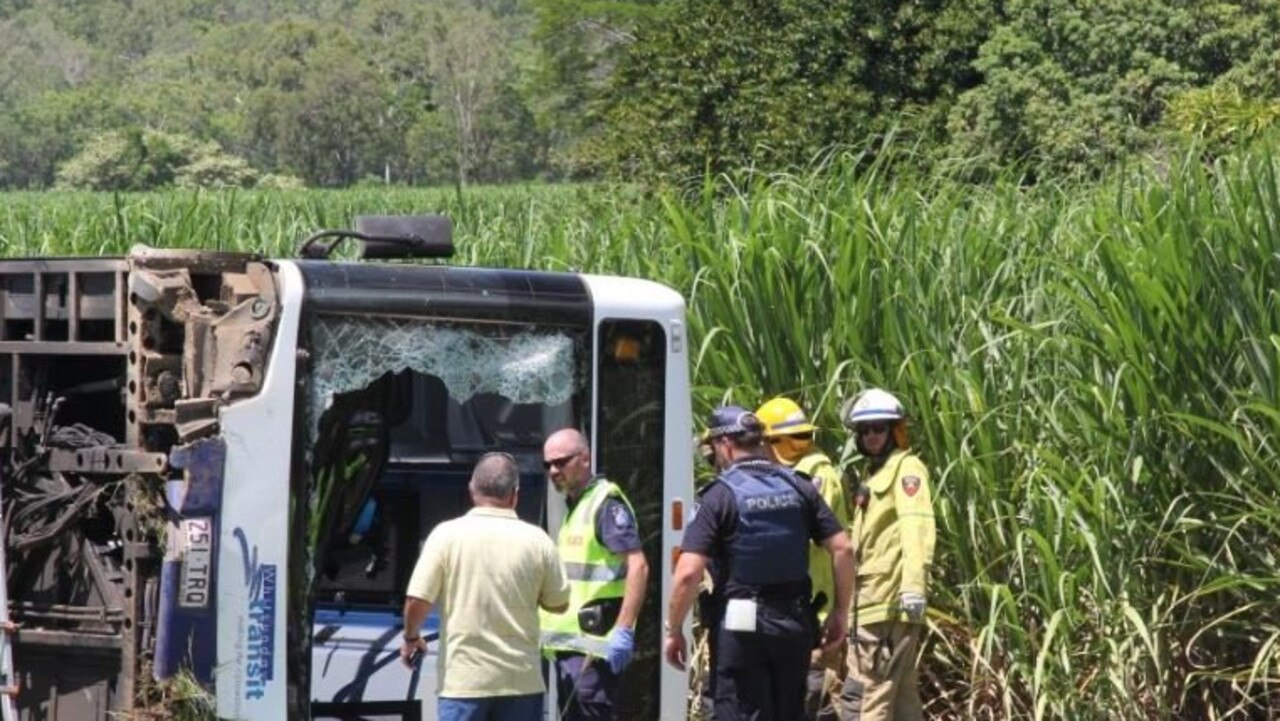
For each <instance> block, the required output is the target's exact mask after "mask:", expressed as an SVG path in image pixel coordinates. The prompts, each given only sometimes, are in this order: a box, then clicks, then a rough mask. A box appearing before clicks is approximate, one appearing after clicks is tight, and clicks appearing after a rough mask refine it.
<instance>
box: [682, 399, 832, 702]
mask: <svg viewBox="0 0 1280 721" xmlns="http://www.w3.org/2000/svg"><path fill="white" fill-rule="evenodd" d="M709 426H710V429H709V431H708V433H707V438H708V439H709V440H710V442H711V446H712V448H713V450H714V452H715V460H716V468H717V470H718V471H719V475H717V477H716V480H715V481H714V482H713V483H710V484H708V485H707V486H706V487H705V488H703V490H702V491H701V492H700V495H699V499H698V507H697V510H696V511H695V513H694V515H693V520H692V521H691V522H690V523H689V525H688V527H687V528H686V529H685V532H684V538H683V541H682V544H681V547H682V549H683V552H682V553H681V555H680V559H679V561H678V562H677V564H676V570H675V574H674V578H673V586H672V593H671V598H670V601H669V604H668V609H667V622H666V624H664V628H665V633H666V639H665V641H664V642H663V653H664V655H665V656H666V659H667V661H668V662H669V663H670V664H671V665H673V666H675V667H676V668H679V669H681V670H683V669H684V668H685V666H686V664H687V663H688V647H687V646H686V644H685V638H684V630H683V623H684V619H685V617H686V616H687V615H688V613H689V609H690V607H691V606H692V605H693V602H694V597H695V595H696V594H697V591H698V586H699V584H700V582H701V580H702V576H703V572H704V571H706V570H708V569H709V570H710V572H711V576H712V581H713V586H712V597H711V602H712V604H714V605H715V606H717V607H718V609H717V612H715V613H714V614H712V615H713V617H715V618H717V619H719V622H718V623H717V624H716V627H715V628H712V629H709V632H711V633H715V634H716V637H715V639H716V643H715V644H714V648H715V651H714V653H713V658H712V660H711V664H712V668H713V673H714V675H715V681H714V695H715V718H716V721H739V720H743V721H745V720H747V719H750V721H795V719H798V718H801V717H802V716H803V705H804V689H805V676H806V674H807V670H808V666H809V654H810V652H811V651H812V650H813V648H814V646H815V645H816V643H817V641H818V639H819V634H818V628H819V627H818V624H817V619H816V616H815V614H814V613H813V612H812V606H811V604H810V599H811V598H812V592H811V587H810V583H809V573H808V570H809V544H810V542H811V541H812V542H817V543H821V544H822V546H823V547H824V548H825V549H826V550H827V552H828V553H830V554H831V558H832V559H833V560H834V563H835V569H836V584H835V599H834V607H833V609H832V612H831V613H830V614H828V616H827V620H826V623H825V624H823V626H822V635H821V637H820V638H821V641H822V642H823V645H824V646H829V647H833V648H834V647H837V646H839V645H841V644H844V643H845V638H846V635H847V632H848V619H847V617H846V614H847V613H848V608H849V598H850V594H851V591H852V585H853V553H852V550H851V548H850V546H849V537H848V534H847V533H846V531H845V529H844V528H843V527H841V525H840V523H839V522H838V521H837V520H836V518H835V516H834V515H833V514H832V513H831V509H830V508H828V507H827V504H826V503H825V502H824V501H823V500H822V498H821V497H820V496H819V495H818V493H817V490H816V489H815V488H814V487H813V484H811V483H806V482H804V481H803V480H802V479H800V478H799V477H797V476H796V475H795V473H794V472H792V471H791V470H790V469H789V468H786V467H784V466H780V465H778V464H777V463H774V462H772V461H770V460H768V458H767V457H766V451H765V449H764V442H763V441H764V427H763V425H762V424H761V423H760V420H759V419H758V418H756V416H755V415H754V414H752V413H750V412H748V411H746V410H745V409H743V408H740V407H737V406H725V407H722V408H718V409H716V410H715V412H714V413H713V414H712V416H711V422H710V424H709Z"/></svg>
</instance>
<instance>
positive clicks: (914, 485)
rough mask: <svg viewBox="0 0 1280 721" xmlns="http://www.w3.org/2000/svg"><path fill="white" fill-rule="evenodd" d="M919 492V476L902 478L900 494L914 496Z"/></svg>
mask: <svg viewBox="0 0 1280 721" xmlns="http://www.w3.org/2000/svg"><path fill="white" fill-rule="evenodd" d="M919 490H920V476H903V477H902V492H903V493H905V494H907V495H908V496H914V495H915V494H916V492H917V491H919Z"/></svg>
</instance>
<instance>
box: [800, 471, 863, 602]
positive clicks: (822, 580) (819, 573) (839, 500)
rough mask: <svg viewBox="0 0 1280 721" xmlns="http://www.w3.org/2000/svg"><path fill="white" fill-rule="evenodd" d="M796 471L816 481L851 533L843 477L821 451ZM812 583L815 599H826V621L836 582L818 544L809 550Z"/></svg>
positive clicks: (826, 558) (824, 552)
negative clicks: (820, 596) (825, 597)
mask: <svg viewBox="0 0 1280 721" xmlns="http://www.w3.org/2000/svg"><path fill="white" fill-rule="evenodd" d="M793 468H795V470H796V471H797V472H799V473H802V474H804V475H805V476H806V477H807V478H809V479H810V480H812V481H813V484H814V486H816V487H817V489H818V495H820V496H822V500H824V501H826V502H827V505H828V506H830V507H831V512H832V513H834V514H835V516H836V520H837V521H839V522H840V527H841V528H844V529H845V530H848V529H849V522H850V516H849V497H848V496H847V495H845V489H844V479H842V478H841V477H840V473H839V472H837V471H836V469H835V466H834V465H832V463H831V459H830V458H828V457H827V455H826V454H825V453H823V452H822V451H813V452H812V453H809V454H808V455H806V456H804V457H803V458H801V459H800V460H798V461H796V464H795V466H793ZM809 580H810V581H812V582H813V595H814V596H815V597H816V596H817V595H818V593H819V592H822V593H825V594H826V596H827V601H826V603H825V604H823V606H822V608H821V609H819V610H818V619H819V620H820V621H825V620H826V618H827V610H828V609H830V608H831V604H832V602H833V601H835V593H836V591H835V589H836V582H835V574H834V572H833V570H832V566H831V554H829V553H827V551H826V549H824V548H822V547H821V546H818V545H816V544H813V545H810V546H809Z"/></svg>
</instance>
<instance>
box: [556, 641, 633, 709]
mask: <svg viewBox="0 0 1280 721" xmlns="http://www.w3.org/2000/svg"><path fill="white" fill-rule="evenodd" d="M617 696H618V677H617V675H615V674H614V673H613V669H612V668H610V667H609V662H608V661H606V660H604V659H602V658H589V657H587V656H584V655H583V654H580V653H566V652H564V651H558V652H556V704H557V705H558V706H559V707H560V708H559V711H560V715H559V716H558V717H557V718H559V719H561V720H562V721H615V719H617V718H618V714H616V713H615V712H614V709H615V708H616V704H615V701H616V700H617Z"/></svg>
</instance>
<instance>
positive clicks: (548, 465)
mask: <svg viewBox="0 0 1280 721" xmlns="http://www.w3.org/2000/svg"><path fill="white" fill-rule="evenodd" d="M580 455H582V452H581V451H578V452H577V453H570V454H569V455H567V456H560V457H559V458H550V459H547V460H545V461H543V462H542V468H543V469H544V470H548V471H549V470H551V469H552V468H564V467H565V465H566V464H568V463H569V461H572V460H573V459H575V458H577V457H578V456H580Z"/></svg>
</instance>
